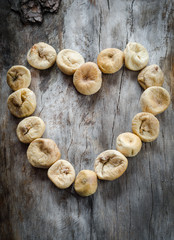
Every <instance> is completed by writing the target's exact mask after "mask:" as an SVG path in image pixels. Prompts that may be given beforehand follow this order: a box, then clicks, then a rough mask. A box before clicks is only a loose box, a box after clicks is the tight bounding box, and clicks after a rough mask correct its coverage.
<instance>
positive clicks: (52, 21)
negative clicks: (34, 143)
mask: <svg viewBox="0 0 174 240" xmlns="http://www.w3.org/2000/svg"><path fill="white" fill-rule="evenodd" d="M172 10H173V9H172V1H167V0H165V1H158V0H154V1H149V0H148V1H135V0H133V1H128V0H127V1H126V0H123V1H121V0H119V1H114V0H107V1H104V0H101V1H95V5H94V4H91V3H90V1H88V0H84V1H83V2H82V1H80V0H76V1H72V0H67V1H61V3H60V6H59V11H58V13H56V14H46V15H45V16H44V22H43V24H42V25H23V24H22V23H21V22H20V19H19V17H18V15H17V14H16V13H14V12H12V11H11V10H10V5H9V4H8V1H1V14H0V18H1V22H2V25H1V26H0V31H1V32H0V36H1V37H0V44H1V49H0V56H1V58H0V71H1V81H0V102H1V105H0V112H1V120H0V124H1V125H0V137H1V148H0V159H1V174H0V179H1V186H0V206H1V213H0V216H1V223H0V235H1V239H2V240H6V239H10V240H11V239H15V240H19V239H22V240H23V239H27V240H28V239H32V240H34V239H37V240H39V239H42V240H46V239H49V240H52V239H53V240H54V239H75V240H81V239H85V240H88V239H99V240H100V239H107V240H108V239H117V240H123V239H124V240H125V239H126V240H127V239H131V240H134V239H135V240H139V239H141V240H147V239H148V240H154V239H157V240H159V239H165V240H172V239H174V231H173V229H174V228H173V219H174V183H173V160H174V151H173V145H174V130H173V129H174V121H173V119H174V111H173V109H174V70H173V59H172V57H173V48H172V46H173V43H174V40H173V39H174V34H173V29H174V26H173V21H172ZM39 41H44V42H46V43H49V44H50V45H52V46H53V47H54V48H55V49H56V51H57V52H58V51H60V50H61V49H64V48H70V49H74V50H77V51H78V52H80V53H81V54H82V55H83V56H84V58H85V60H86V61H94V62H96V58H97V55H98V53H99V52H100V51H101V50H102V49H104V48H107V47H116V48H120V49H122V50H124V48H125V46H126V44H127V43H128V42H129V41H137V42H140V43H141V44H143V45H144V46H145V47H146V48H147V49H148V51H149V55H150V60H149V64H153V63H156V64H159V65H160V67H161V68H162V70H163V71H164V73H165V83H164V87H165V88H166V89H167V90H168V91H169V92H170V94H171V97H172V102H171V105H170V107H169V109H168V110H166V111H165V112H164V113H162V114H160V115H158V116H157V117H158V119H159V121H160V126H161V130H160V135H159V138H158V139H157V140H156V141H154V142H152V143H143V148H142V151H141V152H140V153H139V155H138V156H136V157H134V158H132V159H129V166H128V169H127V171H126V173H125V174H124V175H123V176H122V177H121V178H119V179H118V180H115V181H113V182H109V181H98V185H99V186H98V190H97V192H96V193H95V195H93V196H90V197H88V198H81V197H79V196H77V194H76V193H75V191H74V189H73V186H72V187H70V188H69V189H67V190H59V189H57V188H56V187H55V186H54V185H53V184H52V183H51V182H50V181H49V179H48V178H47V171H46V170H42V169H35V168H33V167H32V166H31V165H30V164H29V163H28V161H27V158H26V150H27V146H26V145H24V144H22V143H20V142H19V141H18V139H17V136H16V133H15V130H16V126H17V124H18V122H19V121H20V120H19V119H16V118H15V117H13V116H12V115H11V114H10V113H9V111H8V109H7V105H6V100H7V98H8V96H9V94H10V93H11V90H10V89H9V87H8V86H7V84H6V72H7V71H8V69H9V68H10V67H11V66H12V65H15V64H23V65H25V66H27V67H28V68H29V69H30V70H31V73H32V83H31V87H30V88H31V89H32V90H33V91H34V92H35V93H36V96H37V109H36V111H35V113H34V115H36V116H40V117H41V118H42V119H43V120H44V121H45V122H46V132H45V133H44V137H48V138H52V139H53V140H55V141H56V143H57V144H58V146H59V148H60V149H61V153H62V158H63V159H68V160H69V161H70V162H71V163H72V164H73V165H74V167H75V170H76V173H78V172H79V171H80V170H82V169H93V165H94V159H95V158H96V156H97V155H98V154H99V153H100V152H102V151H104V150H107V149H112V148H113V149H114V148H115V140H116V137H117V136H118V135H119V134H120V133H122V132H125V131H130V130H131V120H132V118H133V117H134V115H135V114H136V113H138V112H140V111H141V109H140V105H139V98H140V96H141V93H142V92H143V91H142V89H141V87H140V86H139V84H138V83H137V80H136V78H137V75H138V73H136V72H131V71H129V70H127V69H126V68H125V67H123V69H121V70H120V71H119V72H118V73H116V74H113V75H104V74H103V85H102V89H101V90H100V91H99V92H98V93H96V94H95V95H93V96H83V95H80V94H79V93H78V92H77V91H76V90H75V89H74V87H73V84H72V77H69V76H66V75H64V74H62V73H61V72H60V71H59V69H58V68H57V66H56V64H55V65H54V66H53V67H52V68H51V69H48V70H44V71H39V70H36V69H33V68H32V67H30V66H29V65H28V63H27V61H26V53H27V51H28V50H29V48H30V47H31V46H32V45H33V44H34V43H36V42H39Z"/></svg>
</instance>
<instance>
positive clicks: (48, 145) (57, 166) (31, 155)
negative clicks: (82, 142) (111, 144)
mask: <svg viewBox="0 0 174 240" xmlns="http://www.w3.org/2000/svg"><path fill="white" fill-rule="evenodd" d="M27 60H28V63H29V64H30V65H31V66H32V67H34V68H37V69H40V70H43V69H47V68H49V67H51V66H52V65H53V64H54V63H55V62H57V66H58V67H59V69H60V70H61V71H62V72H63V73H65V74H67V75H73V84H74V86H75V88H76V89H77V91H78V92H80V93H81V94H84V95H92V94H94V93H96V92H97V91H99V89H100V88H101V85H102V73H101V72H103V73H106V74H112V73H115V72H117V71H119V70H120V69H121V68H122V66H123V64H124V63H125V66H126V67H127V68H128V69H130V70H132V71H139V70H141V72H140V73H139V75H138V82H139V84H140V85H141V86H142V87H143V88H144V89H145V91H144V92H143V94H142V96H141V98H140V104H141V108H142V112H140V113H138V114H136V115H135V116H134V118H133V120H132V133H131V132H125V133H122V134H120V135H119V136H118V137H117V139H116V150H107V151H104V152H102V153H100V154H99V155H98V156H97V158H96V159H95V163H94V171H91V170H82V171H80V172H79V173H78V175H77V176H76V174H75V170H74V167H73V166H72V164H71V163H70V162H69V161H67V160H63V159H60V158H61V153H60V150H59V148H58V147H57V145H56V143H55V142H54V141H53V140H51V139H46V138H41V137H42V135H43V133H44V131H45V123H44V121H43V120H42V119H41V118H39V117H36V116H31V117H28V116H30V115H31V114H33V112H34V111H35V109H36V96H35V94H34V92H33V91H31V90H30V89H29V88H28V87H29V85H30V82H31V74H30V71H29V70H28V69H27V68H26V67H24V66H21V65H16V66H13V67H11V68H10V69H9V70H8V72H7V83H8V85H9V86H10V88H11V89H12V90H13V91H14V92H13V93H12V94H11V95H10V96H9V97H8V101H7V103H8V108H9V110H10V112H11V113H12V114H13V115H14V116H16V117H18V118H24V117H25V118H24V119H23V120H22V121H21V122H20V123H19V124H18V126H17V130H16V133H17V136H18V138H19V140H20V141H21V142H23V143H26V144H29V147H28V149H27V158H28V161H29V162H30V163H31V165H32V166H33V167H36V168H48V177H49V179H50V180H51V181H52V182H53V183H54V184H55V185H56V186H57V187H58V188H61V189H65V188H68V187H69V186H70V185H71V184H72V183H73V182H74V181H75V183H74V189H75V191H76V192H77V193H78V194H79V195H80V196H89V195H92V194H94V193H95V192H96V190H97V178H99V179H102V180H110V181H112V180H115V179H116V178H119V177H120V176H121V175H122V174H123V173H124V172H125V171H126V169H127V166H128V160H127V158H126V157H133V156H135V155H137V154H138V153H139V151H140V150H141V147H142V141H144V142H152V141H154V140H155V139H156V138H157V137H158V135H159V121H158V119H157V118H156V117H155V115H157V114H159V113H162V112H163V111H164V110H166V109H167V108H168V106H169V104H170V95H169V93H168V92H167V90H165V89H164V88H162V87H161V86H162V85H163V82H164V74H163V72H162V70H161V69H160V67H159V66H157V65H156V64H154V65H150V66H146V65H147V63H148V60H149V54H148V52H147V50H146V49H145V47H143V46H142V45H141V44H139V43H136V42H130V43H128V44H127V46H126V48H125V50H124V52H122V51H121V50H119V49H117V48H107V49H104V50H103V51H101V52H100V53H99V55H98V57H97V64H96V63H94V62H86V63H85V60H84V58H83V57H82V56H81V54H79V53H78V52H76V51H73V50H71V49H64V50H62V51H60V52H59V53H58V55H57V54H56V51H55V49H54V48H53V47H51V46H50V45H48V44H46V43H43V42H39V43H37V44H34V45H33V47H32V48H31V49H30V50H29V51H28V54H27ZM142 69H143V70H142Z"/></svg>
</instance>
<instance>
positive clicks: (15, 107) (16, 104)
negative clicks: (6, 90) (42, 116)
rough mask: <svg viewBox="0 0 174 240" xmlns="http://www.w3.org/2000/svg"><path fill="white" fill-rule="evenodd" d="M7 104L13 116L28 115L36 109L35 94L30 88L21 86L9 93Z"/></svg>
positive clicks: (21, 116)
mask: <svg viewBox="0 0 174 240" xmlns="http://www.w3.org/2000/svg"><path fill="white" fill-rule="evenodd" d="M7 104H8V108H9V110H10V112H11V114H13V115H14V116H15V117H18V118H23V117H28V116H30V115H31V114H32V113H33V112H34V111H35V109H36V96H35V94H34V92H33V91H31V90H30V89H28V88H21V89H19V90H17V91H15V92H14V93H12V94H10V96H9V97H8V100H7Z"/></svg>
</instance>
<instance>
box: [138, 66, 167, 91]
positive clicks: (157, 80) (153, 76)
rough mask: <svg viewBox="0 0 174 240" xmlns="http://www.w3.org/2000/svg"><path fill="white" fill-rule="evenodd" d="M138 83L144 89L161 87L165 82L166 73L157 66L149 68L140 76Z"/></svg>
mask: <svg viewBox="0 0 174 240" xmlns="http://www.w3.org/2000/svg"><path fill="white" fill-rule="evenodd" d="M138 82H139V84H140V85H141V87H142V88H144V89H146V88H148V87H153V86H159V87H161V86H162V85H163V82H164V73H163V72H162V70H161V68H160V67H159V66H158V65H156V64H153V65H150V66H147V67H145V68H144V69H143V70H141V72H140V73H139V74H138Z"/></svg>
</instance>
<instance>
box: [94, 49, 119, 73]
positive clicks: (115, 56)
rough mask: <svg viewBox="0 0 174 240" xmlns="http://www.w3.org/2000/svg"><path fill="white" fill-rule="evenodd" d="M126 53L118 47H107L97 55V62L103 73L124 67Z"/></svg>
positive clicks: (113, 71)
mask: <svg viewBox="0 0 174 240" xmlns="http://www.w3.org/2000/svg"><path fill="white" fill-rule="evenodd" d="M123 62H124V53H123V52H122V51H121V50H119V49H117V48H106V49H104V50H103V51H101V52H100V53H99V55H98V57H97V64H98V66H99V68H100V70H101V71H102V72H103V73H110V74H111V73H115V72H117V71H118V70H120V68H122V66H123Z"/></svg>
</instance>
